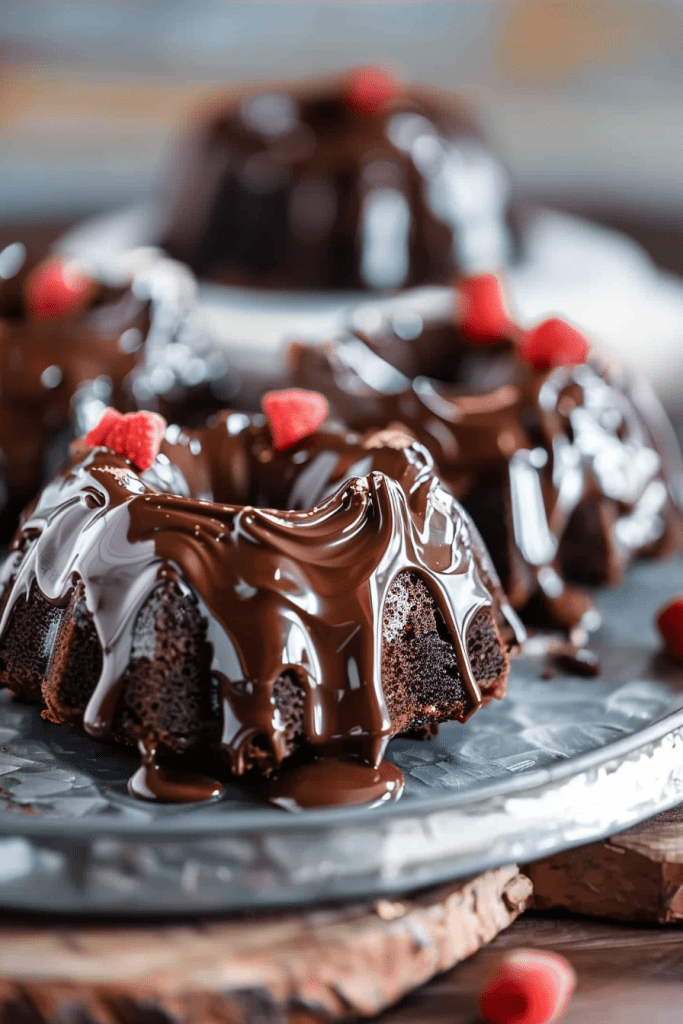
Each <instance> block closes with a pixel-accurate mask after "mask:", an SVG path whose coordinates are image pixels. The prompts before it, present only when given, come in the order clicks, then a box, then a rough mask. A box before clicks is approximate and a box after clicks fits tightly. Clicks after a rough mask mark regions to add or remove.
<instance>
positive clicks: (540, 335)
mask: <svg viewBox="0 0 683 1024" xmlns="http://www.w3.org/2000/svg"><path fill="white" fill-rule="evenodd" d="M588 348H589V346H588V341H587V340H586V338H584V336H583V334H581V331H577V330H576V328H575V327H572V326H571V325H570V324H568V323H565V321H564V320H558V319H552V320H545V321H544V322H543V323H542V324H539V325H538V327H535V328H534V329H533V330H532V331H528V332H527V334H525V335H524V336H523V337H522V340H521V341H520V344H519V354H520V356H521V357H522V359H524V360H525V361H526V362H527V363H531V365H532V366H533V368H534V369H535V370H550V369H551V368H552V367H553V366H575V365H576V364H577V363H585V362H586V359H587V358H588Z"/></svg>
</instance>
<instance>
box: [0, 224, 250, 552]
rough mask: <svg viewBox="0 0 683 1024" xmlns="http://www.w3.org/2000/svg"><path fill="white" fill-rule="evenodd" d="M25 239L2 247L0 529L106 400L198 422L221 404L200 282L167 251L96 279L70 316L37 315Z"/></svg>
mask: <svg viewBox="0 0 683 1024" xmlns="http://www.w3.org/2000/svg"><path fill="white" fill-rule="evenodd" d="M22 250H23V247H22V246H21V244H20V243H15V244H14V245H12V246H8V247H7V248H6V249H4V250H3V251H2V252H0V272H1V271H2V270H3V268H4V269H5V270H6V276H3V274H2V273H0V451H1V453H2V473H3V477H4V483H5V493H4V500H3V501H2V502H1V503H0V504H2V505H4V506H5V507H4V512H3V513H2V515H0V531H2V532H3V533H4V535H5V537H7V536H8V535H9V534H10V533H11V531H12V530H13V529H14V528H15V526H16V521H17V518H18V515H19V511H20V509H21V508H22V507H23V506H24V505H25V504H26V502H27V501H29V500H30V498H32V497H33V495H34V494H35V493H36V491H37V490H38V488H39V486H40V485H41V484H42V483H43V482H44V481H45V480H46V479H49V477H50V476H51V475H52V474H53V473H54V472H55V470H56V469H57V467H58V466H59V465H60V464H61V463H62V462H64V460H65V459H66V458H67V456H68V442H69V440H70V439H71V438H72V437H73V436H75V434H76V433H80V432H85V431H87V430H88V429H90V427H92V426H93V425H94V423H96V422H97V420H98V419H99V417H100V416H101V414H102V411H103V409H104V408H105V406H107V405H115V406H116V407H117V408H119V409H123V410H133V409H137V408H146V409H157V410H158V411H160V412H162V413H163V414H164V415H165V416H166V417H167V418H170V419H175V418H182V419H183V420H184V421H188V420H190V419H191V417H192V415H193V414H194V413H196V412H199V411H201V414H202V417H201V418H202V419H203V418H205V417H206V415H207V414H208V412H211V411H215V410H216V409H217V408H219V407H221V406H222V405H224V404H225V399H226V397H227V396H228V394H229V388H230V386H231V379H230V375H229V373H228V367H227V363H226V360H225V357H224V356H223V355H222V353H221V352H220V350H219V349H218V348H217V347H216V346H215V345H211V344H210V342H208V341H206V340H205V339H203V338H202V337H201V336H200V334H199V331H198V330H197V329H196V328H195V327H194V326H193V322H192V309H193V302H194V299H193V295H194V283H193V281H192V279H191V275H190V274H189V272H187V271H185V270H184V269H183V268H180V267H178V266H177V265H175V264H173V263H172V262H171V261H169V260H165V259H157V260H156V261H152V262H150V263H149V264H148V265H147V266H145V267H144V268H142V267H137V268H133V267H131V270H130V273H123V274H117V275H116V277H118V278H122V280H121V281H119V280H113V281H109V280H104V279H99V280H97V281H96V282H95V284H94V286H93V289H92V292H91V293H90V294H89V295H88V297H87V299H86V300H85V301H84V304H83V305H82V306H81V307H80V308H78V309H77V310H76V311H75V312H73V313H72V314H70V315H68V316H65V317H55V318H51V319H38V318H36V317H34V316H32V315H31V312H30V309H29V308H28V306H27V302H26V294H25V290H26V287H27V282H28V279H29V276H30V273H31V271H33V270H34V269H35V266H36V264H37V263H38V259H37V257H35V255H31V254H26V252H25V250H24V251H23V255H22Z"/></svg>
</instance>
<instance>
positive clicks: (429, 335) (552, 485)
mask: <svg viewBox="0 0 683 1024" xmlns="http://www.w3.org/2000/svg"><path fill="white" fill-rule="evenodd" d="M445 305H446V306H448V305H449V304H448V303H446V304H445ZM413 319H415V318H413ZM417 323H418V326H417V328H416V329H415V330H413V331H412V332H411V337H410V339H406V338H404V337H402V336H401V334H400V333H399V332H401V331H402V328H401V326H400V318H397V319H396V321H395V324H396V330H394V327H393V326H392V321H391V320H390V319H389V318H388V317H387V318H385V319H384V322H383V325H382V327H380V328H378V329H377V330H376V331H374V332H373V333H371V334H365V333H362V332H357V333H349V334H348V335H345V336H343V337H342V338H341V339H340V340H339V341H338V342H336V343H333V344H332V343H331V344H325V345H319V346H316V347H312V348H307V347H306V348H305V347H303V346H294V347H293V348H292V351H291V364H292V376H293V378H294V379H295V380H296V381H297V383H298V384H300V385H301V386H304V387H310V388H315V389H316V390H318V391H321V392H322V393H323V394H325V395H326V396H327V398H328V399H329V400H330V402H331V404H332V407H333V408H334V409H335V411H336V412H337V413H338V415H339V416H340V417H342V418H343V420H344V421H345V422H346V423H348V424H349V425H350V426H351V427H352V428H354V429H369V428H371V427H372V426H373V425H377V424H381V423H388V422H392V421H399V422H402V423H404V424H406V425H407V427H408V428H409V429H410V430H411V431H412V432H413V433H414V434H415V435H416V436H417V437H418V438H419V439H420V441H421V442H422V443H423V444H424V445H425V446H426V447H427V448H428V449H429V450H430V451H431V453H432V455H433V456H434V459H435V461H436V464H437V467H438V471H439V472H440V473H441V475H442V477H443V479H444V481H445V482H446V483H447V484H448V485H449V486H450V487H451V489H452V490H453V493H454V494H455V495H456V496H457V497H458V498H459V499H460V501H462V503H463V504H464V506H465V508H467V509H468V511H469V512H470V514H471V515H472V516H473V518H474V521H475V522H476V523H477V525H478V527H479V528H480V530H481V531H482V534H483V537H484V540H485V542H486V544H487V546H488V548H489V550H490V552H491V555H492V557H493V560H494V563H495V564H496V568H497V569H498V572H499V574H500V576H501V579H502V582H503V585H504V587H505V589H506V592H507V593H508V595H509V598H510V601H511V604H512V605H513V607H514V608H515V609H517V610H519V611H522V612H523V613H524V615H525V616H526V617H527V618H528V620H529V621H531V622H534V621H536V620H537V619H540V622H541V623H544V622H545V623H547V622H550V623H553V624H555V625H560V626H562V627H565V628H567V629H568V630H572V629H573V628H575V627H577V626H581V627H585V628H589V629H590V628H594V627H595V625H597V623H598V621H599V620H598V617H597V613H596V612H595V610H594V606H593V603H592V600H591V597H590V588H592V587H593V586H596V585H599V584H605V583H606V584H609V585H613V584H615V583H618V582H619V581H620V580H621V579H622V576H623V572H624V569H625V567H626V565H627V564H628V562H629V561H630V560H631V559H632V558H634V557H637V556H640V555H655V554H656V555H665V554H668V553H669V552H671V551H673V550H674V549H675V548H677V547H678V546H679V545H680V543H681V535H682V520H681V508H683V483H682V482H683V467H682V464H681V457H680V453H679V450H678V445H677V443H676V440H675V437H674V434H673V430H672V429H671V426H670V424H669V423H668V421H667V418H666V415H665V414H664V412H663V410H662V409H661V407H660V406H659V403H658V401H657V399H656V398H655V397H654V395H653V394H652V392H650V390H649V388H648V387H647V386H646V385H645V384H644V383H642V382H640V381H634V380H632V379H631V378H630V377H629V376H628V375H627V374H626V373H625V372H624V371H623V370H622V369H620V368H619V367H618V366H617V365H615V364H611V363H608V362H606V361H605V360H604V358H603V359H601V358H599V357H598V356H593V355H592V356H591V359H590V361H589V362H588V363H586V364H582V365H579V366H574V367H558V368H556V369H552V370H548V371H543V372H536V371H534V370H533V369H532V368H531V367H530V366H528V365H526V364H525V363H523V362H522V361H521V360H520V359H519V358H518V357H517V353H516V346H515V345H514V343H513V342H512V341H510V340H506V339H502V340H501V341H500V342H498V343H495V344H492V345H485V346H482V345H476V344H473V343H471V342H468V341H467V340H466V339H464V338H463V337H462V335H461V334H460V333H459V331H458V329H457V327H456V325H455V323H454V321H453V320H452V319H449V318H447V317H446V316H438V317H436V316H435V317H433V318H431V319H430V318H426V319H424V321H421V320H420V318H419V317H418V319H417Z"/></svg>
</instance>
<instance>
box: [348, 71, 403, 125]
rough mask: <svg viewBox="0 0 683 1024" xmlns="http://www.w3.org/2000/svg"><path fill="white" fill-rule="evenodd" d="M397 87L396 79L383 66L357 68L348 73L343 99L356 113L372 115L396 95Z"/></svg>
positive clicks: (365, 115)
mask: <svg viewBox="0 0 683 1024" xmlns="http://www.w3.org/2000/svg"><path fill="white" fill-rule="evenodd" d="M399 88H400V86H399V83H398V80H397V79H396V78H394V76H393V75H392V74H390V73H389V72H388V71H386V70H385V69H384V68H358V70H357V71H354V72H352V73H351V75H349V78H348V81H347V83H346V90H345V93H344V99H345V100H346V103H347V106H349V107H351V109H352V110H355V111H356V113H358V114H362V115H363V116H364V117H372V115H373V114H377V113H379V111H380V110H383V109H384V107H386V105H387V104H388V103H390V102H391V100H393V99H395V98H396V96H398V93H399Z"/></svg>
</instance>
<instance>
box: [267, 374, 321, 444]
mask: <svg viewBox="0 0 683 1024" xmlns="http://www.w3.org/2000/svg"><path fill="white" fill-rule="evenodd" d="M261 405H262V406H263V411H264V413H265V414H266V418H267V420H268V425H269V427H270V433H271V437H272V438H273V448H274V449H275V451H276V452H282V451H285V449H287V448H291V447H292V445H295V444H296V443H297V442H298V441H302V440H303V439H304V438H305V437H310V435H311V434H314V433H315V431H316V430H317V429H318V427H319V426H320V424H321V423H322V422H323V420H324V419H325V417H326V416H327V401H326V400H325V399H324V398H323V396H322V395H319V394H318V392H317V391H301V390H299V389H298V388H291V389H290V390H288V391H271V392H270V393H269V394H267V395H264V396H263V398H262V400H261Z"/></svg>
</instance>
